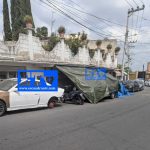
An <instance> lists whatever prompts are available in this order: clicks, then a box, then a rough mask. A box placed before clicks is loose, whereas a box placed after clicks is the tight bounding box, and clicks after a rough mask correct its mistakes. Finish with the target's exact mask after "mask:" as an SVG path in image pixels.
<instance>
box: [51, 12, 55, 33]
mask: <svg viewBox="0 0 150 150" xmlns="http://www.w3.org/2000/svg"><path fill="white" fill-rule="evenodd" d="M54 23H55V20H54V12H53V11H52V16H51V35H52V33H53V25H54Z"/></svg>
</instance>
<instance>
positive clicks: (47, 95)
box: [0, 79, 64, 116]
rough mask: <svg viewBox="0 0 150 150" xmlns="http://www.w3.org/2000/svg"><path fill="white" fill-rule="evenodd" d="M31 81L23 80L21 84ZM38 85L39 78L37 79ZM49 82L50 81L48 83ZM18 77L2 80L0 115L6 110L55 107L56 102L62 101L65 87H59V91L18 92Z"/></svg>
mask: <svg viewBox="0 0 150 150" xmlns="http://www.w3.org/2000/svg"><path fill="white" fill-rule="evenodd" d="M27 82H28V83H29V82H30V81H27V80H23V81H21V84H24V85H26V83H27ZM35 83H36V84H37V85H38V83H40V81H39V80H35ZM47 84H48V83H47ZM17 86H18V85H17V79H7V80H4V81H2V82H0V116H2V115H3V114H4V113H5V112H6V111H12V110H19V109H27V108H37V107H47V106H48V107H49V108H53V107H54V106H55V104H56V102H60V100H61V97H62V96H63V93H64V89H62V88H58V91H55V92H52V91H46V92H43V91H42V92H18V88H17Z"/></svg>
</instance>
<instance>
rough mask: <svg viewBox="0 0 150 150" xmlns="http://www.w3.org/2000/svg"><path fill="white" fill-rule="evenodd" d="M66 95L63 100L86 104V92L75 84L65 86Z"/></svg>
mask: <svg viewBox="0 0 150 150" xmlns="http://www.w3.org/2000/svg"><path fill="white" fill-rule="evenodd" d="M64 89H65V91H64V95H63V101H64V102H67V101H69V102H73V103H75V104H79V105H83V104H84V100H85V97H84V94H83V92H81V91H80V90H78V89H77V88H76V87H75V86H74V87H72V86H71V85H67V86H65V87H64Z"/></svg>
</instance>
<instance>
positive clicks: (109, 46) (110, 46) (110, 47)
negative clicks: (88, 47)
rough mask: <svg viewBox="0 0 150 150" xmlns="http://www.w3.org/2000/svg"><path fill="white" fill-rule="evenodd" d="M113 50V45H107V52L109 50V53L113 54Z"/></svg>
mask: <svg viewBox="0 0 150 150" xmlns="http://www.w3.org/2000/svg"><path fill="white" fill-rule="evenodd" d="M111 49H112V45H111V44H108V45H107V50H108V52H109V53H110V52H111Z"/></svg>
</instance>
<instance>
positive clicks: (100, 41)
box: [96, 40, 102, 49]
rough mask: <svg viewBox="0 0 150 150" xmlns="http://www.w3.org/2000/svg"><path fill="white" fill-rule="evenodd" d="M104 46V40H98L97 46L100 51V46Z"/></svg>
mask: <svg viewBox="0 0 150 150" xmlns="http://www.w3.org/2000/svg"><path fill="white" fill-rule="evenodd" d="M101 45H102V40H97V41H96V46H97V48H98V49H100V46H101Z"/></svg>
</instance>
